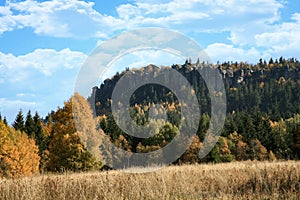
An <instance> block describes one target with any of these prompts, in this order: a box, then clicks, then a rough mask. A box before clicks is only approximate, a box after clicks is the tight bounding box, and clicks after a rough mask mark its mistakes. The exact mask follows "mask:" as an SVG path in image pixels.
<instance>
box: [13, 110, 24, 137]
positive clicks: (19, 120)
mask: <svg viewBox="0 0 300 200" xmlns="http://www.w3.org/2000/svg"><path fill="white" fill-rule="evenodd" d="M12 126H13V127H14V128H15V129H16V130H20V131H24V132H25V131H26V130H25V126H24V117H23V113H22V110H20V111H19V113H18V114H17V116H16V119H15V121H14V123H13V125H12Z"/></svg>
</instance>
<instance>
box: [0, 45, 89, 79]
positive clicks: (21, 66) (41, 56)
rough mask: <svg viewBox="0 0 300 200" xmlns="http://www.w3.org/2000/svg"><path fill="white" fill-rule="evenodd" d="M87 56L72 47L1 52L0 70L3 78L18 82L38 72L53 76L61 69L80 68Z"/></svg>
mask: <svg viewBox="0 0 300 200" xmlns="http://www.w3.org/2000/svg"><path fill="white" fill-rule="evenodd" d="M86 57H87V56H86V55H85V54H83V53H81V52H76V51H71V50H70V49H63V50H61V51H55V50H53V49H36V50H34V51H33V52H31V53H28V54H26V55H21V56H14V55H12V54H3V53H1V52H0V70H1V72H2V73H1V75H2V76H3V77H2V79H4V80H6V81H8V82H12V83H16V82H22V81H26V80H27V79H30V76H31V75H33V74H36V73H37V72H38V74H39V75H43V76H51V75H53V74H54V73H55V72H56V71H59V70H60V69H72V68H76V69H78V68H79V67H80V66H81V65H82V63H83V62H84V60H85V59H86Z"/></svg>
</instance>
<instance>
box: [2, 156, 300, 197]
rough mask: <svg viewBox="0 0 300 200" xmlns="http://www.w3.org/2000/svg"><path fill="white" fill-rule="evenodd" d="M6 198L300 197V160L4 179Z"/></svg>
mask: <svg viewBox="0 0 300 200" xmlns="http://www.w3.org/2000/svg"><path fill="white" fill-rule="evenodd" d="M0 199H12V200H20V199H22V200H23V199H25V200H26V199H32V200H38V199H49V200H50V199H51V200H53V199H68V200H69V199H74V200H75V199H76V200H77V199H114V200H117V199H300V161H282V162H253V161H252V162H250V161H247V162H233V163H225V164H203V165H202V164H201V165H184V166H170V167H166V168H163V169H161V170H158V171H155V172H149V173H135V174H132V173H125V172H121V171H103V172H88V173H65V174H61V175H54V174H52V175H51V174H48V175H39V176H35V177H30V178H22V179H0Z"/></svg>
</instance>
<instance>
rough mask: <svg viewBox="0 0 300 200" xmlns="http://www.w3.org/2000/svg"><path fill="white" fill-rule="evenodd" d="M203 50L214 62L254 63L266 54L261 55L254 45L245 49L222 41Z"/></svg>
mask: <svg viewBox="0 0 300 200" xmlns="http://www.w3.org/2000/svg"><path fill="white" fill-rule="evenodd" d="M205 51H206V53H207V54H208V56H209V57H210V58H211V59H212V61H213V62H214V63H216V62H217V61H220V62H224V61H243V62H248V63H253V64H254V63H257V61H258V59H259V58H261V57H262V58H265V57H267V56H266V55H262V54H261V53H260V52H259V51H258V50H257V49H255V48H254V47H252V48H250V49H248V50H245V49H242V48H238V47H234V46H233V45H228V44H223V43H214V44H211V45H209V46H208V47H207V48H206V49H205Z"/></svg>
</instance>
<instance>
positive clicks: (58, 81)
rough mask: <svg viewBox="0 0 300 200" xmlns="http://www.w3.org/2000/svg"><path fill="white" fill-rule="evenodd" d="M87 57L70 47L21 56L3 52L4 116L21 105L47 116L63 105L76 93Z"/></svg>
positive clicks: (1, 86)
mask: <svg viewBox="0 0 300 200" xmlns="http://www.w3.org/2000/svg"><path fill="white" fill-rule="evenodd" d="M86 57H87V56H86V55H85V54H83V53H81V52H76V51H71V50H70V49H63V50H61V51H56V50H53V49H36V50H35V51H33V52H31V53H28V54H26V55H22V56H15V55H13V54H4V53H1V52H0V91H2V92H1V99H0V109H1V110H3V115H7V117H10V118H9V119H10V120H11V119H12V117H14V116H13V115H14V114H16V112H17V111H18V109H19V108H23V109H31V110H32V111H36V110H38V111H39V112H40V113H41V115H46V114H47V113H48V112H49V111H50V110H51V109H56V108H57V106H58V105H62V104H63V101H64V100H68V98H69V97H70V96H71V95H72V94H73V92H74V85H75V79H76V76H77V73H78V71H79V69H80V67H81V65H82V63H83V62H84V61H85V59H86ZM6 113H7V114H6Z"/></svg>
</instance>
